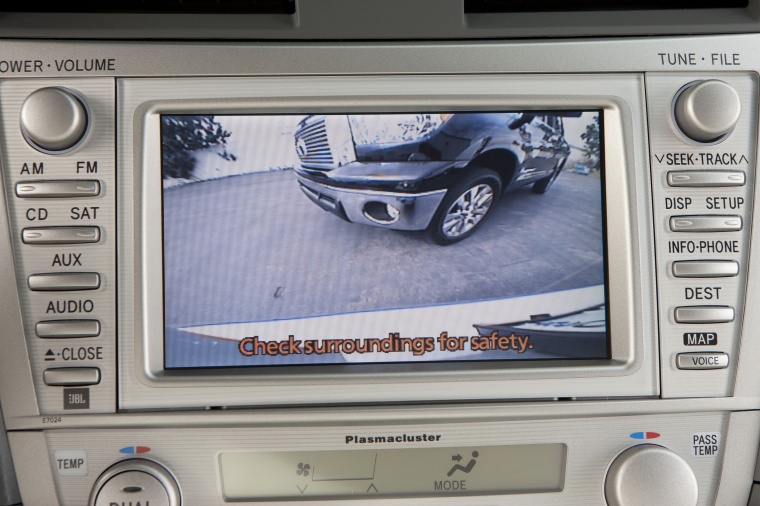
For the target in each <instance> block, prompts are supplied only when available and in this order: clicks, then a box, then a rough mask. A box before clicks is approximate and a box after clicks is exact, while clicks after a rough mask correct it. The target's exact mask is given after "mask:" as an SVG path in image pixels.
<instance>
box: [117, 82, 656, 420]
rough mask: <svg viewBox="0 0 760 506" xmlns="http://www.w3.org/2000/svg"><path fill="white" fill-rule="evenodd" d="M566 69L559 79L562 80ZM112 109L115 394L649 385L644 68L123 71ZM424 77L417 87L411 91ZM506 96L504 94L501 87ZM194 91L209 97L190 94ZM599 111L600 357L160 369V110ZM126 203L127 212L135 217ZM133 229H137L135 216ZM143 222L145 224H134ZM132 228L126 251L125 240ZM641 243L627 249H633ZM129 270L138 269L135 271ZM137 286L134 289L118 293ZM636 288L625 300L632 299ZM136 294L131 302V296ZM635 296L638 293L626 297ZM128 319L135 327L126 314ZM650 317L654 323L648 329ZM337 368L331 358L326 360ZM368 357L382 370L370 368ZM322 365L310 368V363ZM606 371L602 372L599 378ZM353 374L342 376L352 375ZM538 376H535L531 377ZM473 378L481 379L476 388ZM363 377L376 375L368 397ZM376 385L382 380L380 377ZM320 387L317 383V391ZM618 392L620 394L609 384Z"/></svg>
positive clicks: (493, 395) (630, 389)
mask: <svg viewBox="0 0 760 506" xmlns="http://www.w3.org/2000/svg"><path fill="white" fill-rule="evenodd" d="M560 77H561V79H560ZM117 86H118V88H119V104H120V111H119V117H120V118H121V119H122V122H121V124H120V131H121V132H122V135H121V137H120V138H121V139H122V140H123V141H124V142H123V143H122V144H121V145H120V147H119V164H120V165H121V166H129V167H134V172H133V173H129V172H127V173H125V172H122V173H121V178H122V179H121V180H120V182H119V186H120V188H122V190H124V192H125V193H124V194H123V195H122V198H121V199H120V202H121V205H122V207H121V208H120V210H119V213H120V226H119V233H120V235H121V236H122V240H120V241H119V242H120V244H121V245H122V250H121V251H120V258H121V259H122V261H125V260H126V261H128V262H131V260H130V259H132V258H134V264H132V265H134V266H135V267H130V268H127V269H121V271H120V272H121V273H122V276H121V277H120V279H119V286H120V287H121V289H122V296H121V297H120V301H121V307H120V314H121V316H122V320H121V322H120V326H121V329H120V335H121V341H120V354H119V356H120V363H121V366H120V371H121V374H120V381H121V385H122V386H121V389H120V396H121V400H120V406H122V407H124V408H130V409H135V408H146V407H150V406H154V407H158V406H163V407H172V406H190V405H192V406H208V405H211V406H216V405H240V404H241V403H244V404H248V405H250V404H259V405H261V404H263V405H269V404H274V405H276V404H283V403H287V404H293V403H295V404H299V403H305V404H314V403H318V404H321V403H336V402H337V403H355V402H368V401H370V402H392V401H413V400H422V399H425V400H429V401H432V400H441V401H444V400H452V399H469V400H476V399H498V398H512V399H516V398H521V397H522V398H524V397H534V398H535V397H538V398H546V397H554V396H557V395H562V396H564V395H565V394H568V395H570V396H589V397H593V396H597V395H619V394H621V393H622V391H625V392H626V393H625V394H623V395H645V396H646V395H656V393H657V391H658V382H657V376H658V367H657V365H656V364H657V350H656V347H655V346H654V345H655V343H654V341H650V340H649V339H644V336H645V335H646V336H651V335H655V334H656V327H655V325H654V322H655V319H654V304H655V303H654V296H653V294H654V288H653V285H652V279H651V278H650V277H648V276H642V275H641V273H642V272H651V270H652V269H653V268H654V267H653V259H652V255H653V252H652V249H651V247H645V248H643V249H641V247H640V246H639V244H645V243H641V242H640V241H638V240H634V237H639V234H644V236H649V235H650V234H651V233H652V232H651V227H652V222H651V210H650V202H651V199H650V197H649V191H650V186H649V185H650V183H649V173H648V171H647V170H642V171H632V170H626V168H627V167H632V166H639V167H641V166H643V167H647V165H646V161H645V160H646V146H645V143H644V136H643V134H644V110H643V107H642V106H643V76H642V75H639V74H629V75H612V74H606V75H595V76H586V75H566V76H532V75H526V76H509V75H481V76H456V75H452V76H445V78H444V76H436V77H432V76H430V77H427V76H394V77H351V78H339V79H336V78H331V77H325V78H297V79H293V78H268V79H246V78H239V79H223V78H218V79H215V78H203V79H182V80H177V79H156V80H152V79H136V80H127V79H125V80H120V81H118V83H117ZM419 89H425V90H426V95H424V96H421V95H416V94H415V95H410V94H409V92H410V90H419ZM507 89H508V90H509V95H504V94H503V92H504V90H507ZM198 96H205V97H206V98H204V99H198V98H197V97H198ZM536 104H540V107H544V108H561V109H584V110H587V109H603V110H604V120H605V156H606V160H605V166H606V167H607V168H608V172H607V174H606V181H607V188H608V190H607V195H606V202H607V204H606V205H607V227H608V231H614V234H615V239H613V240H610V241H609V248H610V251H609V256H608V258H609V260H610V270H611V272H612V279H615V280H616V281H615V282H613V283H611V284H610V300H611V301H612V304H611V307H610V312H611V314H612V318H611V321H612V322H613V323H612V324H613V331H612V346H611V351H612V359H611V360H607V361H605V360H600V361H573V362H560V361H556V362H551V363H548V362H541V363H519V364H508V365H509V367H505V366H503V365H501V364H496V365H494V364H482V365H481V364H479V365H478V367H474V368H472V369H471V370H470V371H445V370H434V368H432V369H429V370H427V371H417V372H415V373H410V372H406V371H404V372H402V371H396V372H388V373H384V372H377V371H370V370H367V369H366V368H365V369H364V370H363V371H362V372H361V373H359V372H357V373H347V372H345V371H341V372H340V373H337V372H335V371H334V370H333V371H331V370H330V368H328V367H323V368H321V370H319V371H317V370H315V369H313V368H308V367H293V368H290V369H289V370H288V371H287V373H283V371H282V370H274V369H273V370H265V371H262V370H251V371H250V372H249V373H248V374H247V375H246V376H245V377H241V376H239V375H235V374H231V373H230V372H228V371H225V370H220V371H204V370H196V371H190V372H187V371H164V369H163V346H162V338H161V337H160V336H162V335H163V322H162V315H161V312H160V308H161V307H162V304H163V296H162V293H163V290H162V286H161V280H162V269H161V263H160V262H156V261H155V259H160V258H161V257H162V245H161V241H160V237H161V220H160V216H161V208H160V202H161V187H160V184H157V183H156V178H157V177H158V174H160V163H161V157H160V142H159V137H160V136H159V131H160V114H162V113H166V114H183V113H206V114H246V113H251V114H269V113H297V112H299V111H304V110H308V111H310V112H313V113H315V114H316V113H320V112H351V111H362V112H391V111H393V112H405V111H419V110H420V109H421V108H430V109H431V110H444V109H445V110H451V111H456V110H469V111H471V110H473V109H475V108H476V109H478V110H505V109H507V108H515V107H537V105H536ZM133 214H134V217H135V219H134V221H132V219H131V216H132V215H133ZM138 227H139V228H138ZM137 230H140V233H137ZM133 238H137V243H136V244H135V249H134V250H130V251H125V250H124V245H125V244H130V243H131V241H132V240H133ZM634 251H635V252H636V253H632V252H634ZM132 273H134V275H133V274H132ZM132 290H134V291H135V293H136V295H137V298H136V299H132V298H131V297H129V296H128V295H126V294H129V293H132ZM631 294H633V299H632V298H631ZM132 300H135V301H136V304H135V306H131V303H132ZM633 301H637V302H633ZM126 322H137V326H136V327H134V328H133V327H132V324H131V323H126ZM650 326H651V328H650ZM333 369H334V368H333ZM375 369H377V368H375ZM316 373H318V374H316ZM600 377H604V378H606V380H605V381H604V382H599V381H598V378H600ZM349 378H350V381H347V380H348V379H349ZM537 379H541V381H540V382H538V381H536V380H537ZM473 381H478V382H479V383H478V385H479V387H478V388H477V389H473V388H472V387H471V385H472V382H473ZM367 385H374V386H375V387H374V388H373V390H372V395H371V396H369V397H368V395H367V390H366V388H367ZM378 385H383V386H382V388H378V387H377V386H378ZM317 392H319V394H317ZM613 392H615V393H613Z"/></svg>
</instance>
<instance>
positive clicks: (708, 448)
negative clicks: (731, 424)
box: [691, 432, 720, 457]
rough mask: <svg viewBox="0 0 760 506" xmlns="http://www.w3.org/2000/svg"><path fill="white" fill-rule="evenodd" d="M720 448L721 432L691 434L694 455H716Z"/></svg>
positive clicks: (692, 454)
mask: <svg viewBox="0 0 760 506" xmlns="http://www.w3.org/2000/svg"><path fill="white" fill-rule="evenodd" d="M719 450H720V432H698V433H696V434H692V435H691V456H692V457H716V456H717V455H718V452H719Z"/></svg>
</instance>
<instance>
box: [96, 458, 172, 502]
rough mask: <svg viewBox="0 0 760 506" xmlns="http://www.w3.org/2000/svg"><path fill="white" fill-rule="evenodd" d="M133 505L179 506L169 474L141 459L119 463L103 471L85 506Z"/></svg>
mask: <svg viewBox="0 0 760 506" xmlns="http://www.w3.org/2000/svg"><path fill="white" fill-rule="evenodd" d="M113 504H119V505H121V504H133V505H137V504H140V505H143V506H146V505H150V506H180V504H181V499H180V492H179V487H178V486H177V482H176V481H174V477H172V475H171V473H169V471H167V470H166V468H165V467H163V466H162V465H160V464H157V463H155V462H153V461H151V460H145V459H129V460H123V461H121V462H119V463H117V464H114V465H113V466H111V467H109V468H108V469H106V471H105V472H104V473H103V474H101V475H100V477H99V478H98V479H97V481H96V482H95V486H94V487H93V489H92V493H91V494H90V500H89V502H88V505H89V506H111V505H113Z"/></svg>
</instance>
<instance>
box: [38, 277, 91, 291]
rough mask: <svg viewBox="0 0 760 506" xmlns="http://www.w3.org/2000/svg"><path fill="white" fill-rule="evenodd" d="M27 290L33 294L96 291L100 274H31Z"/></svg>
mask: <svg viewBox="0 0 760 506" xmlns="http://www.w3.org/2000/svg"><path fill="white" fill-rule="evenodd" d="M28 283H29V289H30V290H34V291H35V292H62V291H67V290H97V289H98V288H100V274H98V273H97V272H54V273H48V274H32V275H31V276H29V278H28Z"/></svg>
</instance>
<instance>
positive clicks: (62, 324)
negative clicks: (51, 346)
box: [35, 320, 100, 339]
mask: <svg viewBox="0 0 760 506" xmlns="http://www.w3.org/2000/svg"><path fill="white" fill-rule="evenodd" d="M35 331H36V332H37V337H41V338H44V339H56V338H64V339H65V338H75V337H97V336H99V335H100V321H98V320H47V321H42V322H37V325H35Z"/></svg>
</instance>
